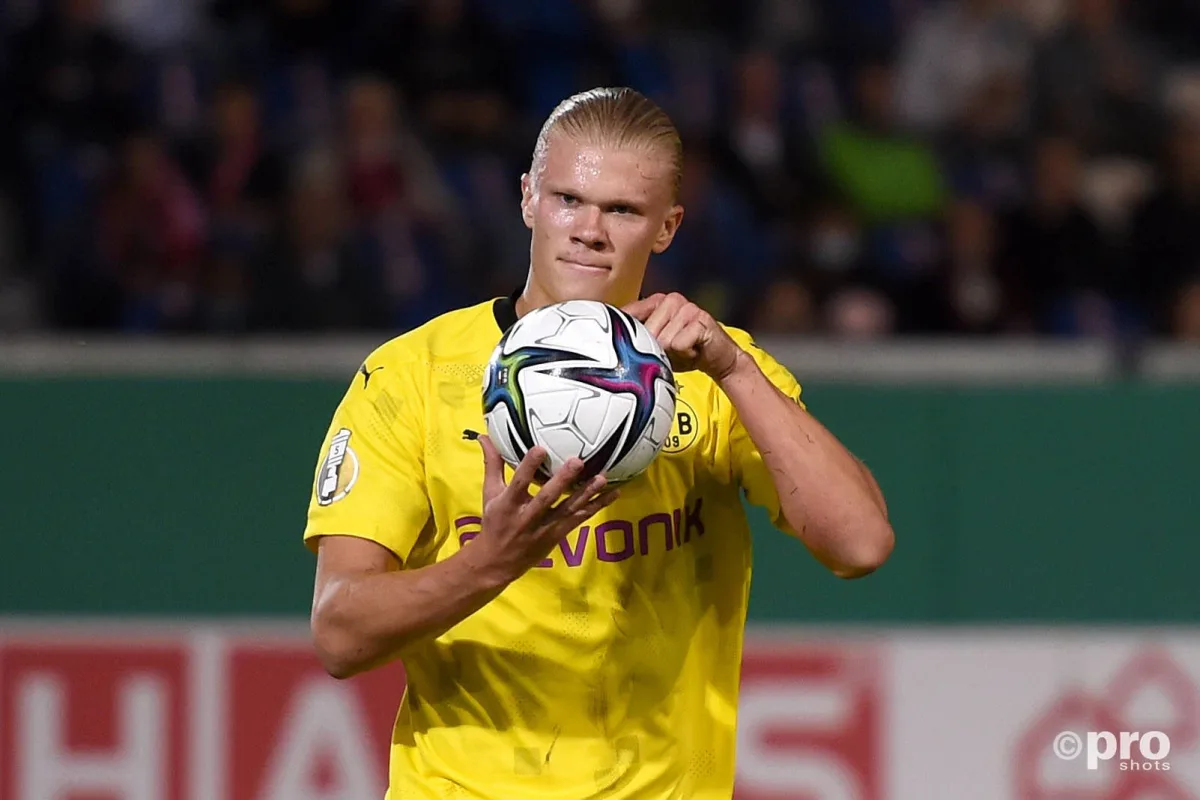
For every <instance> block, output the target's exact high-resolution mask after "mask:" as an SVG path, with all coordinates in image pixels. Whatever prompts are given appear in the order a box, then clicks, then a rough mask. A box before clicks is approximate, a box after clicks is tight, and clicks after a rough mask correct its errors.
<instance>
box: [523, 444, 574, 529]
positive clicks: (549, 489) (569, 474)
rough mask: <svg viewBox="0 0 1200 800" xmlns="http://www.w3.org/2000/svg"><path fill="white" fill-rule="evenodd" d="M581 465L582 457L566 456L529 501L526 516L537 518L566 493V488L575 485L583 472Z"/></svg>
mask: <svg viewBox="0 0 1200 800" xmlns="http://www.w3.org/2000/svg"><path fill="white" fill-rule="evenodd" d="M583 467H584V465H583V460H582V459H579V458H568V459H567V462H566V463H565V464H563V465H562V467H561V468H560V469H559V470H558V471H557V472H555V473H554V475H553V476H551V478H550V480H548V481H546V485H545V486H543V487H542V490H541V491H540V492H538V493H537V495H536V496H535V497H534V498H533V500H531V501H530V503H529V506H528V507H527V509H526V514H527V515H528V518H529V519H537V518H538V517H539V516H541V515H542V514H545V513H546V512H547V511H548V510H550V507H551V506H553V505H554V503H555V501H556V500H558V498H560V497H562V496H563V495H564V494H566V493H567V490H568V489H570V488H571V487H572V486H574V485H575V481H577V480H579V476H580V475H582V474H583Z"/></svg>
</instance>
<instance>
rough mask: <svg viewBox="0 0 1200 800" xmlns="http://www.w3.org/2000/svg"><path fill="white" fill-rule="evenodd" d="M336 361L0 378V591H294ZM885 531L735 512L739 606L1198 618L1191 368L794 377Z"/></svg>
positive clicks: (115, 604) (282, 595)
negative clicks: (0, 486)
mask: <svg viewBox="0 0 1200 800" xmlns="http://www.w3.org/2000/svg"><path fill="white" fill-rule="evenodd" d="M343 387H344V383H343V382H342V381H330V380H313V379H302V380H301V379H297V380H287V379H244V378H236V379H234V378H218V379H213V378H195V379H192V378H188V379H165V378H163V379H147V378H107V379H88V380H84V379H77V378H50V379H36V380H33V379H29V380H26V379H4V380H0V411H2V412H3V415H4V419H5V420H6V421H7V423H8V424H7V430H8V435H7V436H6V437H5V438H6V443H7V457H6V458H5V465H6V466H5V467H4V469H3V471H2V472H0V475H2V477H3V483H4V486H5V490H6V491H5V492H4V502H3V505H2V506H0V507H2V510H0V534H2V535H3V537H4V539H5V544H6V546H5V549H4V555H3V557H0V613H4V614H37V613H70V614H105V615H109V614H122V615H124V614H146V615H180V614H183V615H198V616H199V615H204V616H210V615H255V616H264V615H287V616H296V615H303V614H306V613H307V609H308V603H309V599H310V597H311V576H312V566H313V563H312V557H311V556H310V555H309V554H308V553H307V552H306V551H305V550H304V548H303V547H302V546H301V545H300V532H301V528H302V526H303V516H304V507H305V502H306V497H307V492H308V490H309V485H310V480H311V476H312V469H313V462H314V458H315V455H316V448H317V446H318V444H319V441H320V438H321V436H322V434H323V433H324V430H325V425H326V423H327V421H328V418H329V414H330V412H331V410H332V408H333V406H334V404H335V403H336V402H337V399H338V397H339V396H340V394H341V392H342V390H343ZM806 398H807V401H808V403H809V406H810V409H811V410H812V411H813V412H814V413H815V414H817V416H819V417H820V418H821V419H822V420H823V421H824V422H825V423H826V424H827V425H828V426H829V427H830V428H831V429H833V430H834V432H835V433H837V434H838V435H839V436H840V437H841V438H842V439H843V440H844V441H845V442H846V443H847V444H848V445H849V446H850V447H851V448H852V449H853V450H855V451H856V452H857V453H858V454H859V455H860V456H861V457H863V458H864V460H866V462H867V463H868V464H869V465H870V466H871V467H872V468H873V469H874V471H875V473H876V474H877V476H878V478H879V480H880V482H881V484H882V485H883V487H884V490H885V491H886V493H887V496H888V499H889V502H890V506H891V511H892V517H893V522H894V524H895V528H896V531H897V542H898V544H897V549H896V552H895V554H894V556H893V558H892V561H891V562H889V564H888V565H887V566H886V567H885V568H884V569H883V570H882V571H880V572H879V573H877V574H876V575H874V576H871V577H870V578H867V579H865V580H861V581H853V582H841V581H838V580H836V579H834V578H832V577H830V576H828V575H826V574H825V573H824V572H823V571H822V570H821V569H820V568H819V567H817V566H816V565H815V564H814V562H812V560H811V559H810V558H809V557H808V556H807V555H806V554H805V552H804V551H803V548H802V547H801V546H800V545H799V544H798V543H797V542H795V541H793V540H791V539H788V538H787V537H785V536H784V535H782V534H780V533H777V532H775V531H773V530H771V529H770V528H769V526H767V525H765V524H763V523H762V521H761V518H757V517H756V518H757V519H758V522H759V524H758V525H757V526H756V537H755V548H756V562H755V563H756V572H755V583H754V591H753V597H752V602H751V614H752V616H753V618H754V619H755V620H757V621H785V620H786V621H799V622H844V621H862V622H930V621H933V622H998V621H1006V622H1007V621H1012V622H1023V621H1039V622H1060V621H1093V622H1120V621H1144V620H1147V621H1148V620H1154V621H1159V622H1163V621H1167V622H1170V621H1180V622H1182V621H1196V620H1200V581H1197V580H1196V579H1195V578H1194V575H1193V565H1195V564H1197V563H1200V524H1198V520H1200V499H1198V497H1200V469H1197V466H1196V460H1197V455H1198V454H1200V387H1196V386H1177V387H1164V386H1155V385H1146V384H1111V385H1105V386H1101V387H1078V388H1077V387H1071V388H1045V387H1043V388H986V389H984V388H931V387H925V388H913V387H882V386H848V385H815V384H814V385H810V386H807V387H806Z"/></svg>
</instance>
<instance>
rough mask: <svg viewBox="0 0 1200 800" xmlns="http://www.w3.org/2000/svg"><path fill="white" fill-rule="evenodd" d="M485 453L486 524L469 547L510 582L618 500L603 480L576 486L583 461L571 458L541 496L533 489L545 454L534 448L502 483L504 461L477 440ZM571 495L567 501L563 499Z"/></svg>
mask: <svg viewBox="0 0 1200 800" xmlns="http://www.w3.org/2000/svg"><path fill="white" fill-rule="evenodd" d="M479 443H480V446H481V447H482V448H483V469H484V475H483V521H482V524H481V525H480V532H479V535H478V536H477V537H476V538H475V540H474V541H473V542H471V547H477V548H480V549H479V550H477V551H476V553H478V554H479V555H480V556H481V557H483V559H484V561H483V562H482V563H484V564H486V565H488V568H492V569H497V570H500V571H501V572H502V574H504V575H505V577H506V578H507V579H508V580H516V579H517V578H518V577H520V576H521V575H523V574H525V572H527V571H528V570H530V569H531V568H532V567H533V566H534V565H535V564H537V563H538V562H540V561H542V560H543V559H545V558H546V556H548V555H549V554H550V551H551V550H553V549H554V547H555V546H556V545H557V544H558V543H559V542H560V541H562V539H563V537H565V536H566V535H567V534H568V533H570V532H571V531H573V530H575V529H576V528H578V527H579V526H580V525H582V524H583V523H585V522H587V521H588V520H589V519H591V518H592V517H593V516H594V515H595V514H596V512H598V511H600V509H602V508H604V507H605V506H607V505H609V504H610V503H612V502H613V501H614V500H616V499H617V494H618V492H617V490H616V489H609V490H607V491H605V484H606V481H605V479H604V476H603V475H597V476H596V477H594V478H592V479H591V480H589V481H587V482H585V483H583V484H582V485H580V486H577V487H576V488H575V489H574V491H571V487H573V486H576V483H577V482H578V480H579V477H580V475H582V473H583V468H584V464H583V461H582V460H580V459H578V458H572V459H570V460H568V461H567V463H566V464H564V465H563V467H562V468H561V469H559V470H558V472H556V473H555V474H554V475H553V476H552V477H551V478H550V480H548V481H546V483H545V484H544V485H543V486H542V488H541V490H540V491H538V492H537V494H532V493H530V486H531V485H532V484H533V480H534V477H535V476H536V475H537V470H538V467H539V466H540V465H541V464H542V463H543V462H544V461H545V459H546V455H547V454H546V450H545V449H544V448H542V447H534V448H532V449H531V450H530V451H529V452H528V453H526V454H525V458H523V459H522V460H521V463H520V464H518V465H517V467H516V469H515V470H514V472H513V478H512V481H511V482H506V481H505V479H504V466H505V463H504V458H503V457H502V456H501V455H500V452H499V451H498V450H497V449H496V446H495V445H494V444H492V441H491V439H489V438H488V437H487V436H480V437H479ZM568 492H570V494H569V495H568V496H567V497H565V498H564V497H563V496H564V495H567V494H568Z"/></svg>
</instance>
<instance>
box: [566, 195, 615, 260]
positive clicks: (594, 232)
mask: <svg viewBox="0 0 1200 800" xmlns="http://www.w3.org/2000/svg"><path fill="white" fill-rule="evenodd" d="M571 241H572V242H574V243H575V244H578V245H582V246H583V247H586V248H587V249H589V250H604V249H605V247H607V245H608V236H607V234H605V232H604V215H603V213H601V211H600V209H599V208H598V207H597V206H593V205H589V206H586V207H585V208H582V209H580V211H579V213H578V214H576V215H575V228H574V230H572V231H571Z"/></svg>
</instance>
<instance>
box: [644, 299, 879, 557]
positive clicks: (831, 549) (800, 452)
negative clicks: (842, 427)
mask: <svg viewBox="0 0 1200 800" xmlns="http://www.w3.org/2000/svg"><path fill="white" fill-rule="evenodd" d="M625 310H626V311H628V312H629V313H630V314H632V315H633V316H634V317H637V318H638V319H640V320H642V321H644V322H645V324H646V328H647V329H649V331H650V333H651V334H653V335H654V336H655V337H657V338H658V341H659V343H660V344H662V346H663V349H664V350H666V352H667V355H668V356H669V357H670V358H671V363H672V365H673V366H674V367H675V369H676V371H680V372H682V371H684V370H688V369H699V370H702V371H703V372H704V373H706V374H707V375H709V376H710V377H711V378H712V379H713V380H714V381H716V382H717V385H718V386H720V387H721V389H722V391H724V393H725V395H726V396H727V397H728V398H729V400H730V402H732V403H733V407H734V408H735V409H736V410H737V413H738V416H739V417H740V419H741V422H742V426H743V427H744V428H745V429H746V433H747V434H749V436H750V440H751V441H752V442H753V443H754V446H755V448H756V449H757V450H758V452H759V453H760V454H761V455H762V459H763V463H764V464H766V466H767V468H768V469H769V470H770V473H771V482H772V483H773V484H774V487H775V492H776V494H777V495H778V496H779V503H780V511H781V512H782V514H783V517H784V519H785V520H786V521H787V524H788V527H790V528H791V530H792V533H794V534H795V535H796V536H797V537H799V539H800V540H801V541H803V542H804V544H805V545H806V546H807V547H808V549H809V550H810V551H811V552H812V553H813V555H814V556H815V557H816V558H817V559H818V560H819V561H820V562H821V563H822V564H824V565H825V566H826V567H828V568H829V569H830V570H831V571H832V572H833V573H834V574H835V575H837V576H838V577H841V578H857V577H861V576H863V575H867V574H869V573H871V572H874V571H875V570H876V569H878V568H879V566H880V565H881V564H882V563H883V562H884V561H886V560H887V558H888V556H889V555H891V552H892V548H893V546H894V544H895V536H894V534H893V533H892V526H891V525H890V524H889V523H888V519H887V507H886V505H885V504H884V502H883V493H882V492H880V491H879V485H878V484H877V483H875V479H874V478H873V477H872V476H871V474H870V472H869V471H868V470H867V468H866V466H864V465H863V463H862V462H861V461H859V460H858V459H857V458H855V457H854V456H853V455H851V454H850V452H849V451H848V450H846V448H845V447H843V446H842V444H841V442H839V441H838V440H837V439H836V438H835V437H834V435H833V434H832V433H830V432H829V431H827V430H826V429H825V427H824V426H823V425H821V423H819V422H817V420H816V419H815V418H813V417H812V416H811V415H810V414H809V413H808V412H807V411H805V410H804V409H803V408H801V407H800V406H799V405H798V404H797V403H795V402H793V401H792V400H791V399H790V398H789V397H788V396H787V395H785V394H784V393H783V392H781V391H779V389H777V388H776V387H775V385H774V384H773V383H771V381H770V379H769V378H768V377H767V376H766V375H765V374H764V373H763V371H762V369H761V368H759V366H758V364H757V362H755V360H754V357H753V356H751V355H750V354H749V353H748V352H746V351H745V350H744V349H742V347H741V346H740V345H738V343H737V342H735V341H734V340H733V339H732V337H730V335H729V333H728V332H727V331H726V330H725V329H724V328H722V327H721V326H720V325H719V324H717V322H716V320H714V319H713V318H712V315H711V314H709V313H708V312H707V311H704V310H703V309H701V308H700V307H699V306H697V305H696V304H695V303H692V302H691V301H689V300H688V299H687V298H686V297H684V296H683V295H680V294H670V295H663V294H655V295H651V296H650V297H646V298H643V299H641V300H638V301H636V302H634V303H632V304H630V305H629V306H626V308H625Z"/></svg>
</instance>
